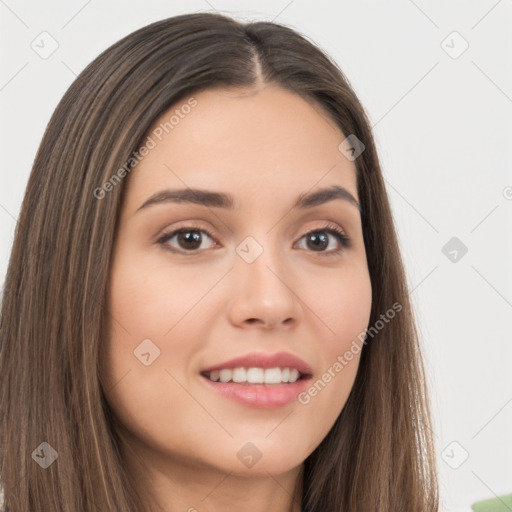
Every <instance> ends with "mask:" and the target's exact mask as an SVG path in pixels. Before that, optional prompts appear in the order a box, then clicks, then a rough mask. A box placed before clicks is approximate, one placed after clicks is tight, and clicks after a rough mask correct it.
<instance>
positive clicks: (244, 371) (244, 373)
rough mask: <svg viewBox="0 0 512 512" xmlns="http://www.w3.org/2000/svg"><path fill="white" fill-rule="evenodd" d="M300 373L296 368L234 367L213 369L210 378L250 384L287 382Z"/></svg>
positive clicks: (294, 378) (296, 378) (293, 379)
mask: <svg viewBox="0 0 512 512" xmlns="http://www.w3.org/2000/svg"><path fill="white" fill-rule="evenodd" d="M299 377H300V373H299V371H298V370H296V369H295V368H267V369H263V368H242V367H239V368H233V369H227V368H225V369H222V370H213V371H211V372H210V375H209V377H208V378H209V379H210V380H212V381H214V382H218V381H219V380H220V382H224V383H226V382H236V383H244V382H247V383H249V384H263V383H265V384H281V383H283V382H284V383H286V382H296V381H297V380H298V378H299Z"/></svg>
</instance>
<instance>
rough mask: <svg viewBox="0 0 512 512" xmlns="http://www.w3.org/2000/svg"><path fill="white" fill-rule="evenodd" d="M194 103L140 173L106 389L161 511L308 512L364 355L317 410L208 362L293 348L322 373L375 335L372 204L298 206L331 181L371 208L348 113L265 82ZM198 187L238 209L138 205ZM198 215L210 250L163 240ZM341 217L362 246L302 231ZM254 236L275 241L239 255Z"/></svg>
mask: <svg viewBox="0 0 512 512" xmlns="http://www.w3.org/2000/svg"><path fill="white" fill-rule="evenodd" d="M194 98H195V99H196V100H197V102H198V103H197V106H196V107H195V108H194V109H193V110H192V111H191V112H190V114H188V115H187V116H184V117H183V119H180V122H179V124H178V125H177V126H175V127H174V129H173V130H172V131H170V132H169V134H168V135H166V136H165V137H164V138H163V139H162V141H160V142H158V144H157V146H156V147H155V148H153V149H152V150H151V151H150V152H149V154H148V155H147V156H146V157H145V158H144V159H143V160H142V161H141V162H140V163H139V164H138V165H137V166H136V167H135V168H134V169H133V170H132V171H131V174H130V175H129V177H128V178H125V179H128V183H127V189H126V191H125V192H126V195H125V197H124V200H123V204H122V209H121V213H120V218H119V225H118V231H117V233H116V240H115V246H114V253H113V258H112V266H111V279H110V283H109V294H108V308H109V311H110V316H109V325H108V326H107V327H106V336H105V342H104V345H103V347H102V348H103V350H104V354H103V356H102V358H101V362H102V369H101V377H102V383H103V386H104V389H105V392H106V396H107V400H108V402H109V404H110V406H111V408H112V410H113V412H114V414H115V416H116V417H117V418H118V419H119V421H120V424H121V435H122V442H123V454H124V456H125V458H126V461H127V464H128V467H129V469H130V471H132V472H133V474H134V475H136V478H137V481H138V482H140V488H141V489H142V490H143V492H146V494H147V499H148V500H154V501H155V503H159V506H160V507H161V508H157V507H156V506H155V510H165V511H166V512H175V511H189V512H193V511H194V510H197V511H199V512H219V511H225V510H238V511H239V512H249V511H250V512H260V511H261V512H263V511H265V512H285V511H286V512H289V511H292V512H299V511H300V510H301V508H300V496H301V485H300V482H301V479H300V476H301V471H302V469H303V461H304V460H305V459H306V458H307V457H308V456H309V455H310V454H311V453H312V452H313V450H314V449H315V448H316V447H317V446H318V445H319V444H320V442H321V441H322V439H323V438H324V437H325V436H326V434H327V433H328V432H329V430H330V429H331V427H332V425H333V424H334V422H335V420H336V418H337V417H338V416H339V414H340V412H341V410H342V409H343V406H344V405H345V403H346V400H347V398H348V395H349V393H350V390H351V388H352V385H353V382H354V379H355V376H356V372H357V368H358V364H359V354H356V355H354V358H353V359H352V361H350V363H348V364H347V365H346V366H345V367H344V369H343V371H341V372H339V373H338V374H337V375H336V377H335V378H333V379H332V380H331V382H329V383H328V384H327V385H326V386H325V388H324V389H323V390H322V391H321V392H319V393H318V394H317V396H315V397H313V398H311V401H310V402H309V403H308V404H306V405H303V404H301V403H299V401H297V400H295V401H293V402H292V403H290V404H287V405H285V406H281V407H276V408H272V409H259V408H254V407H250V406H247V405H242V404H239V403H236V402H233V401H231V400H230V399H227V398H225V397H223V396H221V395H219V394H218V393H216V392H215V391H212V390H211V389H209V387H208V386H207V385H206V384H207V383H205V382H203V378H202V377H201V376H200V374H199V372H200V370H202V369H204V368H205V367H207V366H211V365H213V364H217V363H221V362H223V361H226V360H229V359H232V358H234V357H237V356H240V355H244V354H247V353H250V352H266V353H275V352H280V351H285V352H291V353H292V354H294V355H296V356H298V357H300V358H302V359H303V360H305V361H306V362H307V363H309V365H310V366H311V367H312V369H313V378H312V381H311V382H312V383H313V382H315V381H316V380H317V379H318V378H320V376H321V375H322V374H323V373H324V372H325V371H327V369H328V368H329V367H332V365H333V363H334V362H335V361H336V360H337V357H338V356H340V355H343V354H344V353H345V352H346V351H347V350H348V349H349V348H350V346H351V344H352V343H353V341H354V340H355V339H357V338H356V337H357V335H358V334H360V333H361V331H364V330H365V329H366V328H367V326H368V322H369V318H370V308H371V283H370V277H369V273H368V267H367V263H366V253H365V247H364V241H363V233H362V226H361V218H360V213H359V210H358V209H357V207H355V206H354V205H352V204H350V203H349V202H348V201H343V200H334V201H330V202H327V203H325V204H323V205H320V206H316V207H314V208H311V209H308V210H304V211H299V210H297V211H291V205H292V203H293V202H294V201H295V199H296V198H297V196H298V195H300V194H301V193H305V192H310V191H313V190H316V189H318V188H323V187H324V186H325V187H326V186H331V185H339V186H342V187H345V188H346V189H348V190H349V191H350V193H351V194H352V195H353V196H354V198H356V200H357V201H359V198H358V195H357V186H356V169H355V165H354V162H352V161H350V160H349V159H347V158H346V157H345V156H344V155H343V154H342V153H341V152H340V151H339V149H338V145H339V144H340V142H341V141H343V140H344V139H345V136H344V135H343V133H342V132H341V131H340V130H339V129H338V128H337V127H336V125H335V124H334V123H333V121H332V120H330V119H329V118H328V117H327V116H326V114H325V113H323V111H322V110H321V109H320V108H319V107H318V106H313V105H312V104H310V103H309V102H307V101H305V100H304V99H303V98H301V97H300V96H298V95H296V94H294V93H291V92H289V91H286V90H284V89H281V88H279V87H277V86H274V85H263V86H261V87H259V88H258V89H254V90H245V89H230V90H227V89H216V90H208V91H204V92H201V93H199V94H196V95H194ZM184 103H185V101H184V102H183V104H184ZM175 108H176V106H174V107H173V108H172V109H169V112H166V113H165V114H164V115H162V117H161V118H160V119H158V120H156V121H155V124H154V126H155V127H156V126H157V125H159V124H160V122H162V121H164V120H168V119H169V117H170V114H171V113H172V111H174V110H175ZM186 187H190V188H196V187H197V188H202V189H206V190H214V191H220V192H226V193H230V194H232V195H233V196H234V197H235V201H236V206H237V208H236V210H234V211H228V210H223V209H220V208H213V207H205V206H202V205H194V204H186V203H181V204H178V203H171V202H168V203H161V204H158V205H153V206H150V207H147V208H144V209H142V210H140V211H137V209H138V208H139V207H140V206H141V205H142V204H143V203H144V202H145V201H146V200H147V199H148V198H149V197H150V196H151V195H153V194H154V193H155V192H158V191H161V190H163V189H166V188H169V189H174V188H180V189H181V188H186ZM103 200H106V199H103ZM190 221H194V224H196V225H199V226H200V228H205V229H208V230H210V231H211V232H212V233H213V235H214V236H213V237H210V236H209V235H207V234H206V233H202V232H201V233H202V235H201V236H202V241H201V245H200V248H199V249H196V250H195V251H193V250H191V249H190V247H192V246H191V245H186V242H185V243H184V242H183V240H182V241H181V242H180V240H179V239H178V237H177V236H175V237H174V238H173V239H171V240H167V241H166V242H165V243H164V244H159V243H158V242H157V241H156V240H157V239H158V238H159V235H161V234H162V233H163V232H167V233H168V232H170V231H171V230H172V229H177V228H180V227H185V226H189V225H190ZM329 222H330V223H332V224H335V225H336V226H337V227H338V228H339V229H341V230H342V231H343V232H344V233H345V234H346V235H347V236H348V237H350V239H351V246H350V248H343V246H342V245H341V244H340V242H339V241H338V239H337V238H336V237H335V235H332V234H329V233H328V232H327V233H326V232H325V231H322V232H323V233H325V235H324V236H327V237H328V241H329V245H328V247H324V248H317V249H315V246H314V244H311V243H309V244H308V237H307V236H305V235H307V234H308V233H309V232H311V231H313V230H317V229H320V230H322V228H323V227H324V226H325V224H326V223H329ZM196 229H197V228H193V229H192V231H194V232H195V230H196ZM247 236H251V237H253V238H254V239H255V240H256V241H257V242H258V243H259V244H260V245H261V247H262V248H263V252H262V253H261V254H260V256H259V257H257V258H256V260H255V261H253V262H252V263H247V262H246V261H245V260H244V259H242V258H241V257H240V256H239V254H238V253H237V252H236V251H235V249H236V248H237V246H238V245H239V244H240V243H241V242H242V241H243V240H244V239H245V238H246V237H247ZM165 244H167V246H171V247H172V248H174V249H175V250H177V251H181V253H180V254H178V253H173V252H171V251H169V250H166V249H165ZM189 244H190V243H189ZM336 249H341V252H339V253H337V254H335V253H334V251H335V250H336ZM187 251H188V253H187ZM329 253H330V255H329ZM230 269H231V270H230ZM228 271H229V272H228ZM148 338H149V339H150V340H152V342H153V343H154V344H155V345H156V346H157V347H158V348H159V350H160V356H159V357H158V358H156V359H155V360H154V361H153V362H152V363H151V364H150V365H149V366H145V365H144V364H142V363H141V362H140V360H139V359H138V358H137V357H135V356H134V350H135V349H136V348H137V347H138V345H139V344H140V343H141V341H142V340H144V339H148ZM359 345H360V343H359ZM249 441H250V442H251V443H253V444H254V445H255V446H256V447H257V448H258V449H259V451H260V452H261V455H262V456H261V459H260V460H259V461H258V462H257V463H256V464H255V465H253V466H252V467H250V468H249V467H246V466H245V465H244V464H242V463H241V461H240V459H239V458H238V457H237V452H239V450H240V449H241V448H242V447H243V446H244V445H245V444H246V443H247V442H249ZM293 496H294V498H292V497H293Z"/></svg>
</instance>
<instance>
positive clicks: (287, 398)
mask: <svg viewBox="0 0 512 512" xmlns="http://www.w3.org/2000/svg"><path fill="white" fill-rule="evenodd" d="M239 367H244V368H263V369H267V368H278V367H279V368H295V369H296V370H298V371H299V373H300V377H299V380H297V381H295V382H288V383H281V384H250V383H247V382H245V383H236V382H229V383H227V382H214V381H211V380H210V379H209V378H208V377H207V376H205V375H204V374H205V373H209V372H212V371H214V370H222V369H233V368H239ZM200 373H201V380H202V381H203V382H204V383H205V384H206V385H207V386H208V388H209V389H211V390H214V391H215V392H217V393H219V394H220V395H221V396H223V397H226V398H229V399H230V400H233V401H235V402H237V403H240V404H243V405H246V406H249V407H256V408H260V409H270V408H275V407H282V406H284V405H286V404H289V403H291V402H293V401H295V400H297V397H298V395H299V394H300V393H302V392H303V391H305V389H306V388H307V386H308V385H309V380H310V379H311V376H312V373H313V371H312V369H311V367H310V366H309V365H308V364H307V363H306V362H305V361H303V360H302V359H300V358H299V357H297V356H294V355H293V354H290V353H288V352H278V353H276V354H265V353H261V352H260V353H251V354H246V355H244V356H240V357H236V358H235V359H230V360H229V361H225V362H223V363H220V364H216V365H214V366H210V367H208V368H205V369H203V370H201V372H200Z"/></svg>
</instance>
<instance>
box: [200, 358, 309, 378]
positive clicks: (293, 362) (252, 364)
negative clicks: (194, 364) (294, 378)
mask: <svg viewBox="0 0 512 512" xmlns="http://www.w3.org/2000/svg"><path fill="white" fill-rule="evenodd" d="M240 367H244V368H263V369H266V368H295V369H296V370H298V371H299V373H301V374H302V375H307V376H309V375H311V374H312V373H313V372H312V370H311V367H310V366H309V365H308V364H307V363H306V362H305V361H303V360H302V359H300V358H299V357H297V356H294V355H293V354H290V353H288V352H278V353H276V354H266V353H262V352H253V353H251V354H246V355H244V356H240V357H235V358H234V359H230V360H229V361H224V362H223V363H219V364H216V365H214V366H209V367H208V368H205V369H203V370H202V371H201V372H202V373H209V372H212V371H214V370H222V369H230V368H231V369H232V368H240Z"/></svg>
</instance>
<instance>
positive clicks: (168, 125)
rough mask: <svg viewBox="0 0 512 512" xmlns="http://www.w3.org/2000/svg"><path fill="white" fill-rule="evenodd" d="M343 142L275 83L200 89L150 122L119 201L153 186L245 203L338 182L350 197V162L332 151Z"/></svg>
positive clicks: (326, 121) (138, 199)
mask: <svg viewBox="0 0 512 512" xmlns="http://www.w3.org/2000/svg"><path fill="white" fill-rule="evenodd" d="M344 138H345V135H344V134H343V133H342V132H341V130H340V129H339V128H338V127H337V126H336V124H335V123H334V121H333V120H332V119H331V118H330V117H328V116H327V115H326V114H325V113H324V112H323V110H322V109H321V108H320V107H318V106H317V105H316V104H313V103H311V102H309V101H307V100H305V99H304V98H302V97H301V96H299V95H297V94H295V93H293V92H290V91H287V90H285V89H282V88H280V87H277V86H273V85H270V86H265V87H263V88H262V89H260V90H257V91H255V90H248V89H240V88H237V89H213V90H207V91H202V92H200V93H198V94H192V95H191V96H190V97H185V98H183V100H181V101H180V102H177V103H176V104H175V105H173V106H172V107H171V108H169V109H168V110H167V111H166V112H165V113H164V114H162V115H161V116H160V117H159V118H158V119H156V120H155V122H154V123H153V125H152V127H151V128H150V130H149V131H148V133H147V134H146V138H145V139H144V142H148V141H149V139H150V140H151V142H150V143H149V145H151V146H153V147H152V149H151V150H150V151H149V152H148V154H147V155H146V156H144V157H143V158H142V160H141V161H140V162H139V163H138V164H137V165H136V166H135V167H134V169H133V170H132V172H131V173H130V177H129V182H130V184H129V187H128V188H129V190H128V193H127V197H126V200H127V202H128V203H129V207H130V209H136V208H137V207H138V206H140V204H142V202H143V201H144V200H145V199H146V198H147V197H148V196H149V195H151V194H154V193H155V192H157V191H158V190H159V189H163V188H170V189H176V188H186V187H190V188H204V189H211V190H223V191H226V192H229V193H231V194H232V195H234V196H235V197H236V198H238V197H239V198H240V201H241V202H243V203H244V204H249V203H251V202H252V203H257V202H261V201H262V199H267V200H270V201H273V200H278V199H281V200H282V199H283V197H285V196H290V197H293V198H295V197H296V196H297V195H298V194H301V193H304V192H306V191H308V190H311V189H314V188H316V186H315V185H317V186H318V187H325V186H331V185H340V186H343V187H344V188H346V189H347V190H348V191H349V192H350V193H351V194H352V195H353V196H354V197H355V198H356V199H357V198H358V196H357V180H356V171H355V165H354V163H353V162H352V161H350V160H348V159H347V158H346V157H345V156H344V155H343V154H342V153H341V152H340V150H339V149H338V146H339V144H340V143H341V142H342V141H343V140H344ZM237 203H238V201H237Z"/></svg>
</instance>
